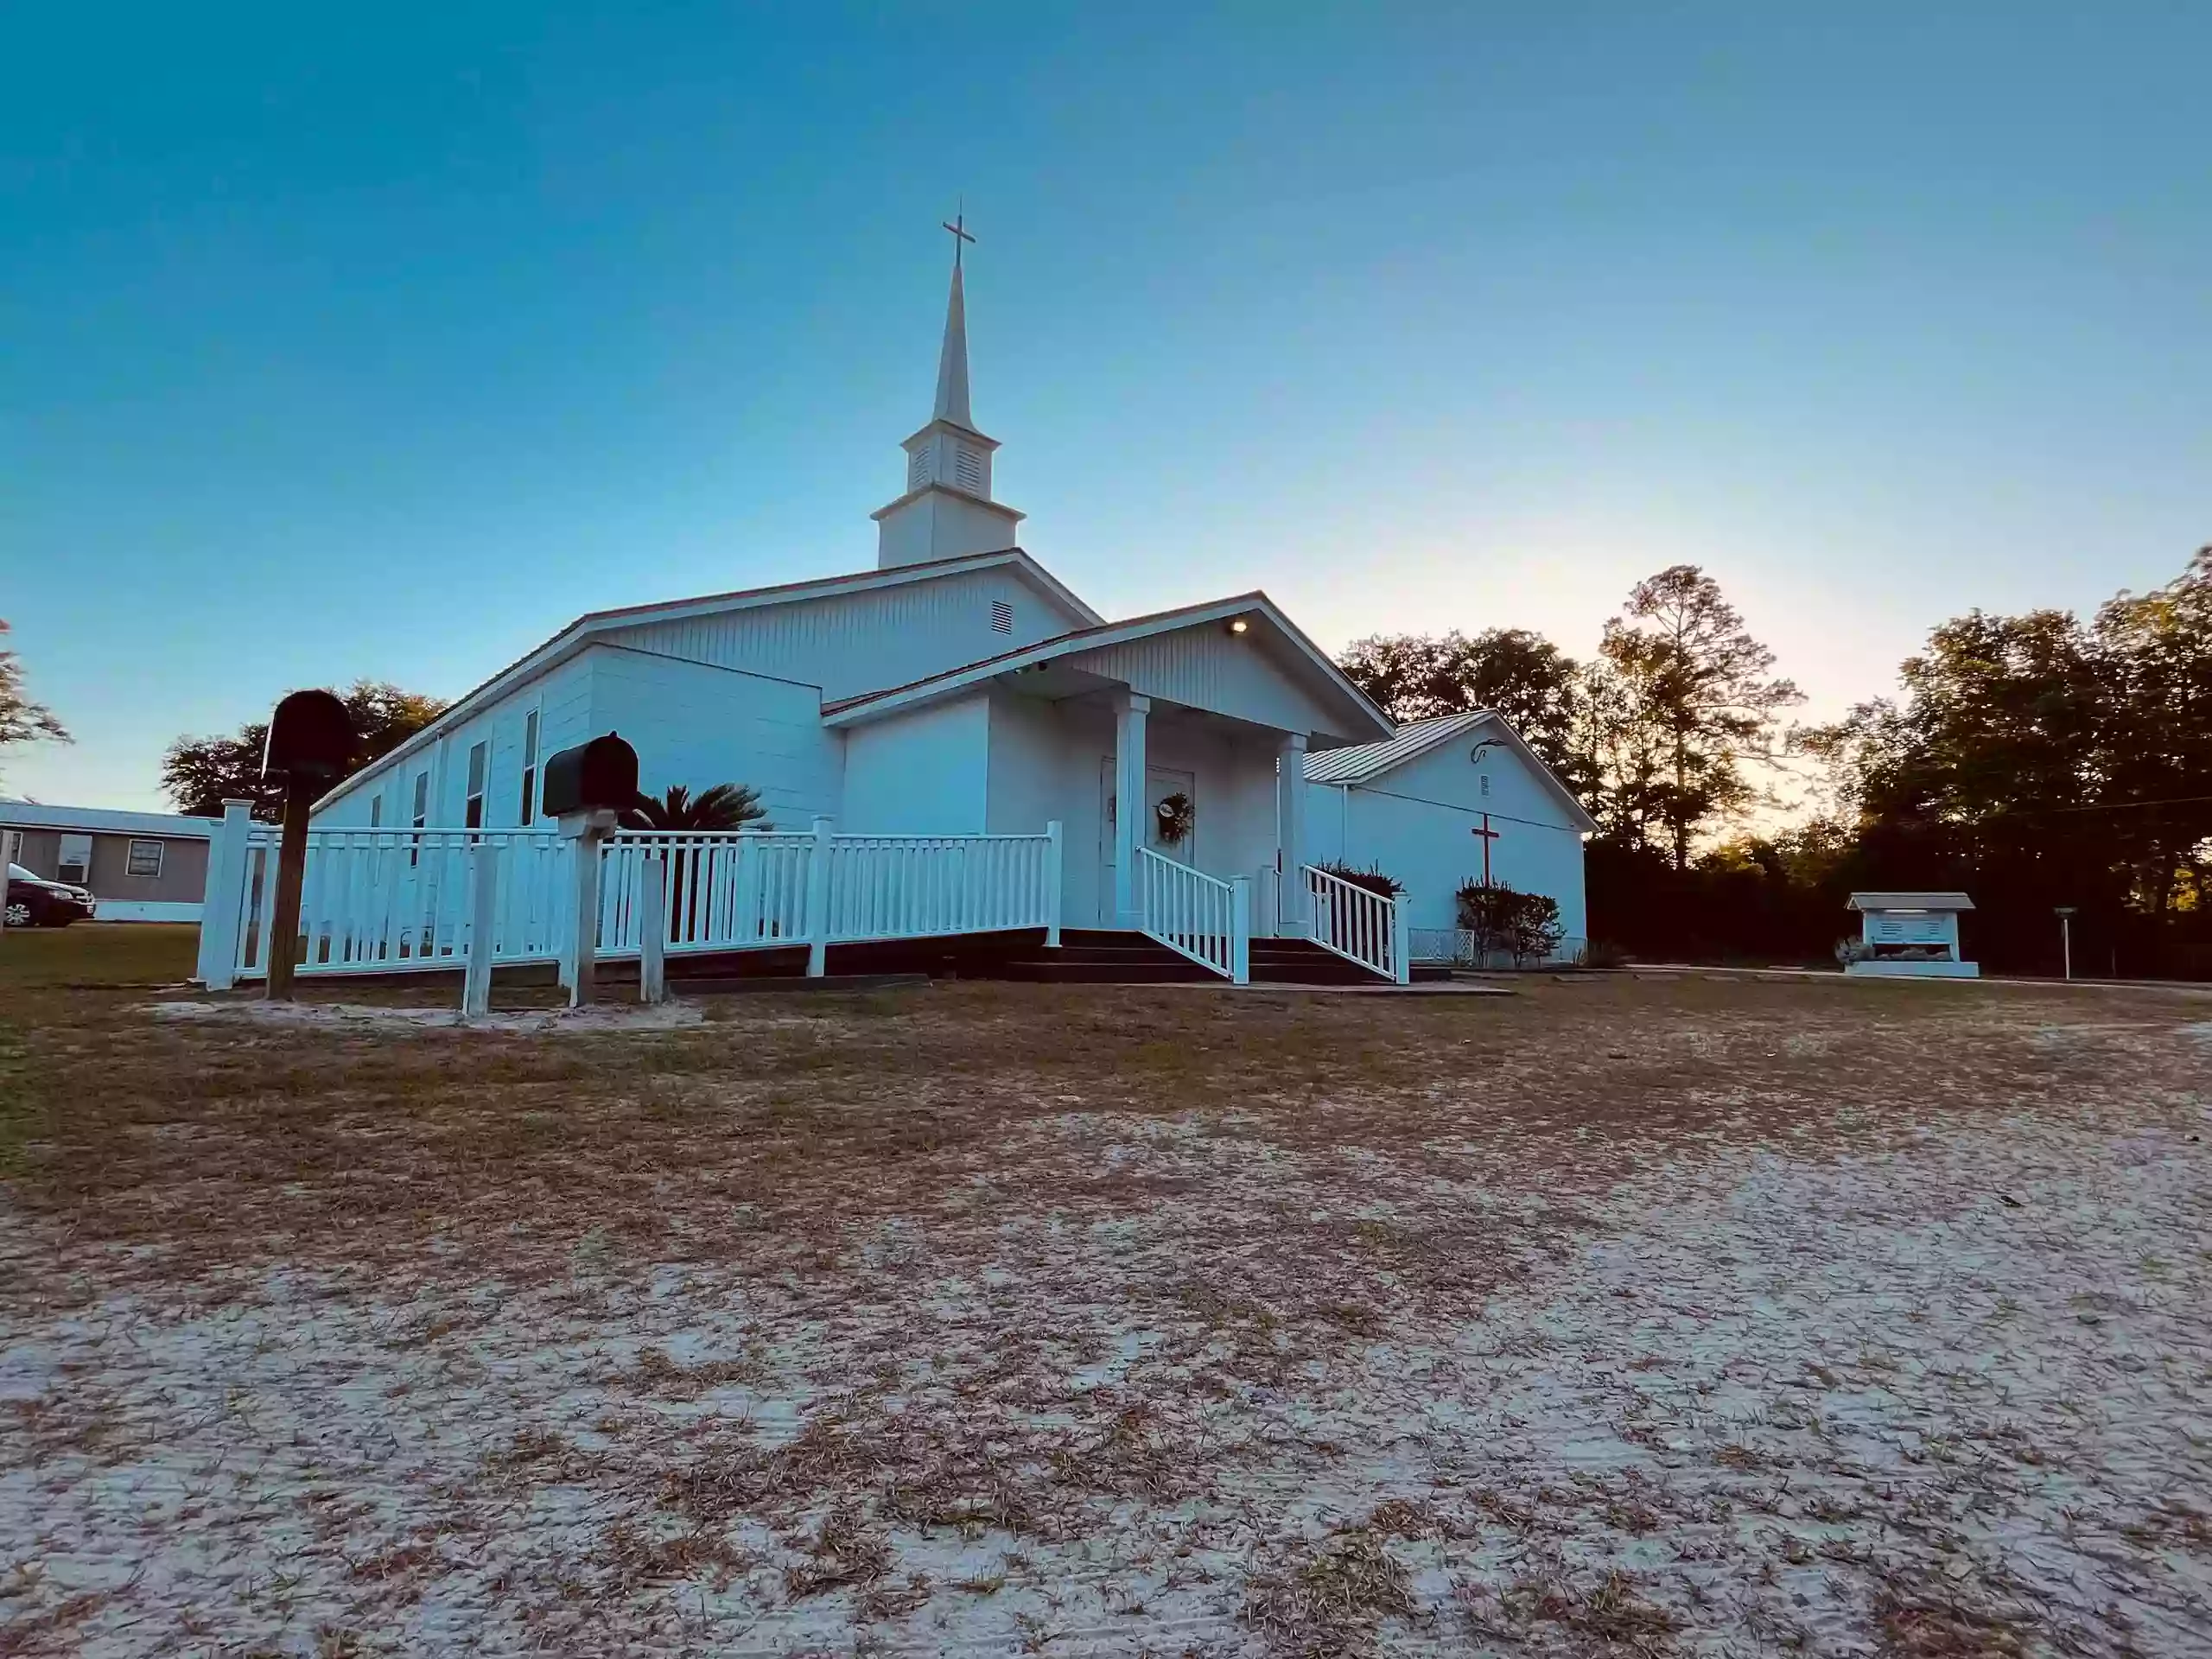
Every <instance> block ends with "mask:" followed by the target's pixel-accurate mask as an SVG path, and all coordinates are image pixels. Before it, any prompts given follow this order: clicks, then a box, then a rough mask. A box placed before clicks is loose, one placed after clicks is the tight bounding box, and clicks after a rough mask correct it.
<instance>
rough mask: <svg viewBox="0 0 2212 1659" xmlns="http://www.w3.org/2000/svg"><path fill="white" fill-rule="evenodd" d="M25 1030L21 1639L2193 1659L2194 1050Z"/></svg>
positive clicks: (1605, 1007) (2202, 1353)
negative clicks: (2189, 1656) (2146, 1658)
mask: <svg viewBox="0 0 2212 1659" xmlns="http://www.w3.org/2000/svg"><path fill="white" fill-rule="evenodd" d="M143 1001H144V998H143V995H137V996H135V997H133V998H130V999H122V998H118V999H114V1000H112V1001H104V1000H102V999H100V998H99V997H97V996H91V995H86V994H81V993H78V994H73V995H70V996H68V997H66V998H64V997H60V996H55V997H48V998H47V999H45V1000H44V1001H38V1000H36V999H33V1000H32V1003H31V1005H30V1006H29V1009H28V1012H25V1011H22V1010H18V1009H16V1008H14V1007H11V1008H10V1009H9V1010H7V1011H6V1012H5V1013H0V1019H5V1020H10V1021H11V1022H12V1025H13V1031H12V1035H11V1036H10V1037H9V1038H8V1039H6V1040H5V1041H0V1088H5V1089H8V1090H12V1092H13V1099H14V1101H15V1105H14V1108H13V1109H12V1115H11V1116H4V1117H0V1122H4V1123H11V1124H12V1125H13V1126H14V1130H13V1132H14V1135H15V1137H16V1138H15V1140H14V1141H13V1142H12V1143H7V1142H0V1147H5V1148H7V1157H8V1160H9V1162H8V1165H7V1173H8V1180H7V1185H6V1187H5V1190H4V1194H3V1195H0V1319H4V1332H5V1338H6V1340H5V1349H4V1353H0V1652H6V1651H24V1652H48V1651H51V1652H55V1653H62V1652H68V1653H89V1654H117V1655H124V1654H152V1653H167V1652H174V1651H206V1652H240V1653H245V1652H267V1653H301V1654H308V1653H327V1654H346V1653H372V1652H409V1653H422V1652H458V1651H464V1650H466V1651H472V1652H505V1651H524V1652H529V1651H543V1652H559V1653H598V1652H611V1651H618V1650H619V1651H624V1652H668V1653H682V1652H696V1653H709V1652H711V1653H746V1652H773V1653H797V1652H807V1651H822V1652H840V1653H842V1652H853V1651H875V1652H913V1653H925V1652H944V1651H963V1652H976V1653H996V1652H1007V1653H1012V1652H1039V1653H1050V1654H1080V1653H1101V1654H1106V1653H1111V1654H1138V1653H1147V1652H1148V1653H1155V1654H1179V1653H1185V1652H1195V1653H1211V1654H1252V1655H1262V1654H1270V1653H1280V1654H1316V1655H1319V1654H1334V1653H1360V1652H1369V1651H1377V1652H1391V1653H1395V1652H1433V1653H1447V1652H1448V1653H1465V1652H1482V1651H1495V1652H1500V1653H1529V1654H1621V1655H1628V1654H1649V1655H1667V1654H1675V1653H1686V1654H1694V1653H1713V1654H1723V1653H1726V1654H1738V1653H1740V1654H1751V1653H1768V1652H1775V1651H1779V1650H1788V1649H1796V1650H1801V1651H1806V1652H1813V1653H1821V1654H1853V1653H1898V1654H1904V1655H1916V1656H1919V1655H1931V1656H1932V1655H1950V1654H2013V1653H2022V1654H2025V1653H2046V1652H2048V1653H2088V1654H2114V1655H2118V1654H2133V1653H2140V1654H2186V1653H2195V1652H2203V1651H2207V1650H2212V1612H2208V1611H2207V1610H2208V1608H2212V1181H2209V1180H2208V1175H2212V1162H2209V1160H2208V1158H2207V1155H2206V1147H2205V1144H2204V1141H2203V1140H2202V1135H2203V1133H2204V1131H2205V1129H2206V1128H2207V1127H2208V1126H2207V1122H2206V1120H2207V1117H2208V1116H2212V1113H2208V1110H2207V1094H2206V1091H2207V1084H2208V1079H2212V1025H2209V1024H2207V1023H2206V1022H2207V1021H2208V1020H2212V1004H2207V1003H2205V1002H2202V1001H2191V1000H2190V999H2186V998H2177V997H2174V996H2171V995H2149V996H2140V997H2138V996H2131V995H2126V994H2111V995H2074V996H2068V995H2063V994H2057V993H2037V992H2028V991H2013V990H2004V989H1999V988H1958V987H1951V986H1912V985H1901V986H1891V985H1866V984H1857V985H1846V984H1842V983H1840V982H1835V983H1815V984H1808V985H1797V984H1768V983H1747V982H1728V983H1718V982H1706V981H1702V980H1700V979H1698V978H1695V977H1690V978H1685V979H1676V980H1663V981H1662V980H1656V979H1654V980H1648V981H1643V982H1638V981H1633V980H1620V981H1614V982H1604V983H1595V984H1593V983H1580V984H1565V983H1554V982H1550V981H1543V982H1538V983H1536V984H1535V985H1533V986H1532V987H1531V988H1530V989H1529V994H1527V995H1522V996H1520V997H1516V998H1513V999H1510V1000H1509V1001H1493V1000H1489V999H1427V1000H1421V1001H1414V1000H1410V999H1408V1000H1406V1001H1395V1002H1393V1001H1385V1000H1376V999H1338V1000H1334V1001H1331V1000H1327V999H1313V998H1301V999H1294V998H1290V997H1282V998H1280V999H1273V998H1268V997H1249V998H1243V999H1227V998H1224V999H1216V1000H1213V1001H1202V1000H1199V999H1193V998H1191V997H1188V996H1176V995H1170V994H1165V993H1161V994H1152V993H1144V992H1108V993H1096V992H1062V991H1055V990H1050V989H1044V988H1015V987H1005V988H992V987H939V988H935V989H932V990H930V991H927V992H923V993H918V994H912V995H897V996H880V997H874V998H858V999H844V1000H837V1001H787V1000H783V999H778V1000H777V1005H776V1006H774V1007H762V1006H760V1004H759V1003H758V1002H757V1001H755V1000H753V999H735V1000H733V1001H730V1002H728V1003H727V1004H724V1005H721V1006H714V1007H709V1009H708V1013H709V1020H708V1021H707V1023H705V1024H704V1025H702V1026H700V1027H695V1028H691V1029H688V1030H685V1029H678V1030H673V1031H666V1032H646V1033H609V1034H606V1035H601V1036H587V1035H575V1034H571V1035H568V1036H565V1037H563V1038H562V1039H559V1040H557V1041H549V1040H546V1039H544V1038H543V1037H541V1036H533V1035H531V1034H528V1033H482V1032H469V1033H460V1032H449V1031H436V1030H422V1031H410V1030H404V1029H402V1030H398V1031H396V1032H395V1031H394V1030H391V1029H389V1028H385V1029H378V1030H373V1031H366V1030H362V1029H358V1028H354V1027H353V1025H351V1024H350V1023H348V1024H341V1025H340V1026H339V1027H334V1028H330V1027H301V1028H297V1029H290V1028H268V1027H245V1026H240V1025H238V1024H235V1023H232V1024H221V1023H216V1024H209V1023H206V1022H199V1021H193V1022H175V1021H169V1022H157V1021H156V1020H152V1019H149V1017H148V1016H147V1015H146V1014H144V1013H143V1010H142V1009H140V1008H139V1007H138V1006H137V1005H138V1004H143Z"/></svg>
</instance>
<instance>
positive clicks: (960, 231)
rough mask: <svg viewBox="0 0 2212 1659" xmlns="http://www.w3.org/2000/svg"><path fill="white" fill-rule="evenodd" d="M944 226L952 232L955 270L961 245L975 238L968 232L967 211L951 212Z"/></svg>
mask: <svg viewBox="0 0 2212 1659" xmlns="http://www.w3.org/2000/svg"><path fill="white" fill-rule="evenodd" d="M944 228H945V229H946V230H948V231H950V232H952V268H953V269H954V270H959V269H960V252H961V247H962V245H963V244H964V243H969V242H973V241H974V240H975V239H976V238H975V237H974V236H973V235H971V234H970V233H969V229H968V215H967V213H965V212H964V211H963V212H961V213H955V214H953V216H952V218H951V220H950V222H949V223H948V224H947V225H946V226H944Z"/></svg>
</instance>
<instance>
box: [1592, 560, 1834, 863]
mask: <svg viewBox="0 0 2212 1659" xmlns="http://www.w3.org/2000/svg"><path fill="white" fill-rule="evenodd" d="M1598 652H1599V664H1600V667H1601V673H1602V675H1603V676H1605V677H1607V678H1609V679H1610V680H1611V682H1612V683H1611V684H1610V685H1608V686H1605V687H1604V688H1603V689H1602V690H1601V691H1600V692H1599V693H1598V695H1602V696H1605V698H1607V699H1608V700H1609V702H1611V705H1612V715H1611V722H1610V724H1609V725H1608V727H1607V728H1606V729H1605V743H1604V747H1605V759H1604V762H1603V764H1604V766H1605V773H1606V776H1605V784H1606V785H1608V787H1610V788H1611V789H1613V790H1615V791H1620V795H1621V799H1620V801H1619V802H1618V804H1617V814H1618V816H1619V817H1621V818H1622V820H1623V826H1624V829H1629V830H1630V831H1631V832H1632V833H1633V835H1634V836H1637V837H1638V838H1642V837H1644V836H1650V835H1653V834H1654V833H1655V832H1656V836H1657V837H1658V838H1659V839H1661V840H1662V842H1663V844H1664V845H1665V847H1666V849H1667V850H1668V852H1669V855H1670V856H1671V857H1672V859H1673V861H1674V865H1675V868H1676V869H1678V870H1681V869H1687V868H1688V867H1689V861H1690V848H1691V844H1692V842H1694V840H1695V838H1696V837H1697V836H1698V835H1699V833H1700V831H1702V830H1703V829H1706V828H1707V826H1708V825H1709V824H1711V823H1713V822H1714V821H1715V820H1716V819H1719V818H1725V817H1731V816H1734V815H1737V814H1739V813H1741V812H1742V811H1743V810H1745V809H1746V808H1747V807H1750V806H1751V805H1753V804H1757V803H1758V802H1759V801H1760V800H1761V799H1763V798H1764V797H1763V795H1762V793H1761V791H1760V790H1759V788H1758V786H1757V785H1755V784H1754V782H1753V781H1752V779H1751V777H1750V776H1749V775H1748V773H1747V771H1746V768H1747V766H1755V765H1760V764H1772V763H1775V762H1777V760H1779V758H1780V753H1781V744H1782V736H1783V734H1782V731H1781V714H1782V710H1783V709H1787V708H1789V707H1790V706H1791V705H1792V704H1794V703H1797V702H1802V701H1803V696H1802V693H1800V692H1799V690H1797V688H1796V686H1795V685H1794V684H1792V683H1790V682H1789V681H1788V680H1786V679H1777V678H1775V677H1773V670H1774V664H1775V657H1774V652H1772V651H1770V650H1769V649H1768V648H1767V647H1766V646H1765V645H1762V644H1760V643H1759V641H1758V640H1757V639H1754V638H1752V637H1751V632H1750V630H1749V629H1747V628H1746V627H1745V626H1744V619H1743V617H1742V616H1741V614H1739V613H1738V611H1737V610H1736V608H1735V607H1733V606H1732V605H1731V604H1729V602H1728V601H1727V599H1726V596H1725V595H1723V594H1722V593H1721V591H1720V584H1719V583H1718V582H1715V581H1713V578H1712V577H1711V576H1708V575H1706V574H1705V573H1704V572H1703V571H1702V570H1700V569H1699V568H1698V567H1697V566H1695V565H1694V564H1677V565H1670V566H1669V567H1668V568H1667V569H1664V570H1662V571H1661V572H1659V574H1658V575H1655V576H1649V577H1646V578H1645V579H1644V580H1643V581H1642V582H1638V583H1637V585H1636V587H1635V588H1633V589H1631V590H1630V594H1629V597H1628V603H1627V604H1626V605H1625V606H1624V607H1623V614H1622V615H1621V616H1619V617H1617V618H1615V619H1613V620H1611V621H1609V622H1608V623H1606V625H1605V637H1604V639H1603V640H1602V641H1601V642H1600V643H1599V647H1598Z"/></svg>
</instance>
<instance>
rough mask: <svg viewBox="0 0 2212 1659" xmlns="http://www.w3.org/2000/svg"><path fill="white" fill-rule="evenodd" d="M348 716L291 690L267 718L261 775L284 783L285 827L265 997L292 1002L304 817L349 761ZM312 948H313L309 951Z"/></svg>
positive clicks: (317, 697) (333, 700) (328, 700)
mask: <svg viewBox="0 0 2212 1659" xmlns="http://www.w3.org/2000/svg"><path fill="white" fill-rule="evenodd" d="M353 745H354V735H353V716H352V715H349V714H347V713H346V705H345V704H344V703H343V702H340V701H339V700H338V698H337V697H336V696H334V695H333V694H332V693H330V692H328V691H295V692H293V693H292V694H291V695H290V696H288V697H286V698H285V699H284V700H283V702H280V703H278V704H277V712H276V713H275V714H273V715H270V717H269V741H268V743H267V745H266V746H265V747H264V748H263V749H262V752H261V775H262V776H263V777H264V778H275V777H282V778H283V780H284V824H283V833H282V835H281V836H280V837H279V839H278V841H277V891H276V893H275V895H274V897H273V898H272V899H271V900H270V914H269V980H268V990H267V995H269V996H270V997H271V998H273V999H276V1000H277V1001H287V1002H289V1001H291V997H292V969H293V968H294V966H295V965H296V963H297V960H298V952H299V943H300V883H301V880H302V878H303V877H304V876H305V874H307V862H308V811H309V810H311V809H312V808H313V807H314V805H315V797H316V796H318V795H320V794H321V793H322V791H325V790H326V789H328V788H329V787H330V786H331V785H333V784H334V783H336V782H337V781H338V780H339V779H340V778H342V777H344V776H345V775H346V768H347V766H350V765H351V764H352V763H353ZM310 948H312V947H310Z"/></svg>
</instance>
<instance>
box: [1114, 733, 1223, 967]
mask: <svg viewBox="0 0 2212 1659" xmlns="http://www.w3.org/2000/svg"><path fill="white" fill-rule="evenodd" d="M1145 794H1146V797H1147V801H1146V807H1145V822H1144V837H1143V843H1142V844H1143V845H1145V846H1147V847H1149V848H1151V849H1153V850H1154V852H1156V853H1158V854H1160V855H1161V856H1162V857H1165V858H1172V859H1173V860H1175V861H1176V862H1178V863H1179V864H1188V865H1191V866H1192V867H1193V868H1195V867H1196V866H1197V864H1198V779H1197V777H1196V776H1195V775H1194V774H1193V773H1191V772H1179V771H1177V770H1176V769H1175V768H1174V767H1173V766H1148V767H1147V768H1146V770H1145ZM1176 796H1180V797H1181V798H1182V803H1183V804H1182V805H1181V808H1180V810H1179V811H1177V810H1171V811H1170V812H1169V814H1168V815H1167V817H1166V820H1165V821H1163V819H1162V817H1161V813H1160V808H1161V807H1162V806H1163V805H1164V804H1166V803H1167V802H1168V801H1169V800H1170V799H1171V798H1173V797H1176ZM1098 798H1099V800H1100V801H1101V802H1103V809H1102V810H1101V811H1100V812H1099V815H1098V925H1099V926H1101V927H1111V926H1113V925H1114V828H1115V817H1116V813H1117V812H1118V811H1119V810H1120V803H1118V802H1117V801H1116V799H1115V798H1114V757H1113V756H1112V755H1110V754H1109V755H1104V756H1102V757H1101V758H1100V760H1099V762H1098ZM1178 820H1179V821H1180V828H1181V829H1182V831H1183V834H1182V838H1181V839H1180V840H1179V841H1170V840H1168V839H1167V837H1168V836H1169V835H1170V834H1171V833H1172V832H1173V829H1175V828H1176V827H1178V823H1177V821H1178Z"/></svg>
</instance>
